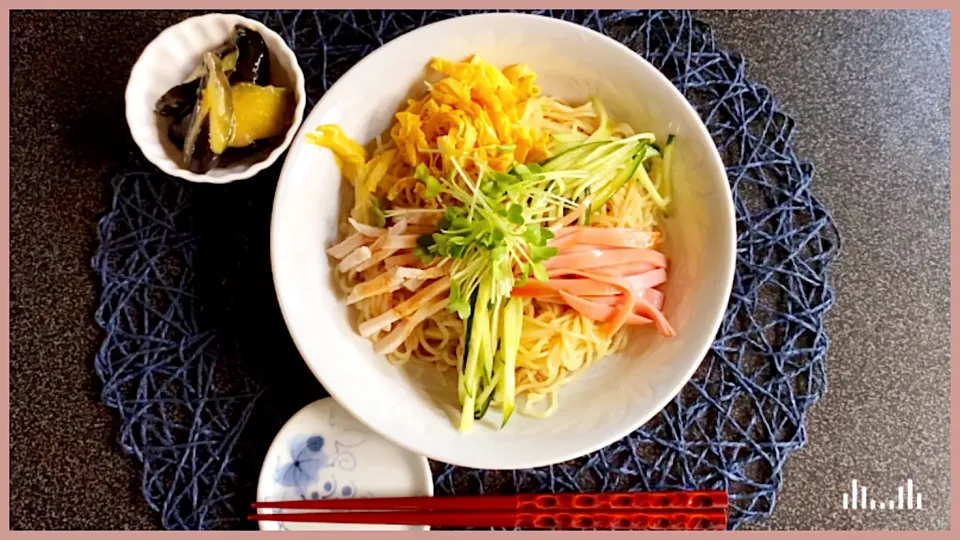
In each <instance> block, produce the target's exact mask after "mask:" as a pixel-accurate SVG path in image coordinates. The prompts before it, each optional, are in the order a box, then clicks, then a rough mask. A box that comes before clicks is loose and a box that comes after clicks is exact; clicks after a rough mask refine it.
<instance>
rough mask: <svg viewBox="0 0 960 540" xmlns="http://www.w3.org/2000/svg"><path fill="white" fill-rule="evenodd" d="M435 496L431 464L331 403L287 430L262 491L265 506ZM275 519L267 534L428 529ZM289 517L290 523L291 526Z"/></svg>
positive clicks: (271, 456) (300, 416)
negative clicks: (296, 502) (268, 503)
mask: <svg viewBox="0 0 960 540" xmlns="http://www.w3.org/2000/svg"><path fill="white" fill-rule="evenodd" d="M432 495H433V477H432V476H431V474H430V466H429V464H428V463H427V460H426V458H424V457H421V456H417V455H414V454H412V453H410V452H408V451H406V450H404V449H402V448H400V447H398V446H395V445H394V444H392V443H390V442H388V441H386V440H385V439H383V438H382V437H380V436H379V435H377V434H376V433H374V432H372V431H370V430H369V429H367V428H366V427H365V426H364V425H363V424H361V423H360V422H358V421H357V420H356V419H354V418H353V417H351V416H350V415H348V414H347V412H346V411H344V410H343V409H342V408H341V407H340V406H339V405H338V404H337V403H336V402H335V401H334V400H333V399H332V398H326V399H321V400H319V401H315V402H313V403H311V404H310V405H308V406H306V407H304V408H303V409H301V410H300V411H299V412H298V413H296V414H295V415H293V417H291V418H290V420H288V421H287V423H286V425H284V426H283V428H281V429H280V431H279V432H278V433H277V436H276V438H275V439H274V441H273V444H271V446H270V449H269V450H268V451H267V456H266V459H265V460H264V463H263V468H262V469H261V472H260V479H259V484H258V487H257V499H258V500H259V501H264V502H265V503H266V502H268V501H285V500H290V499H293V500H297V501H300V502H307V501H312V502H333V501H334V500H336V499H341V500H344V501H349V500H354V499H355V498H374V497H422V498H427V499H430V498H432V497H431V496H432ZM263 511H264V512H270V513H264V514H261V515H262V516H264V517H269V518H271V520H270V521H262V522H261V523H260V528H261V529H262V530H272V531H276V530H425V529H428V528H429V527H427V526H425V525H419V524H405V523H393V524H391V523H383V522H380V521H372V522H369V521H368V522H364V521H362V520H361V521H357V520H356V517H357V516H352V518H353V520H352V521H340V522H336V523H330V522H327V523H320V522H306V521H303V520H301V519H299V518H298V517H295V515H294V514H289V515H288V514H283V515H278V513H279V512H280V510H279V509H265V510H263ZM288 518H289V519H288Z"/></svg>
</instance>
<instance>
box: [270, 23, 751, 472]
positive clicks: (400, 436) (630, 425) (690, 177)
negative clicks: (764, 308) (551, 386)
mask: <svg viewBox="0 0 960 540" xmlns="http://www.w3.org/2000/svg"><path fill="white" fill-rule="evenodd" d="M471 54H479V55H480V56H481V57H483V58H484V59H486V60H488V61H490V62H492V63H493V64H494V65H497V66H501V67H502V66H505V65H508V64H513V63H519V62H522V63H526V64H529V65H530V67H531V68H532V69H533V70H534V71H536V73H537V76H538V78H537V81H538V83H539V84H540V86H541V88H542V90H543V92H544V93H545V94H548V95H554V96H559V97H562V98H566V99H569V100H574V101H582V100H585V99H587V98H589V97H590V96H593V95H595V96H597V97H599V98H600V99H601V100H602V101H603V102H604V104H605V105H606V106H607V108H608V109H609V112H610V114H611V117H613V118H616V119H619V120H621V121H626V122H629V123H630V124H631V125H633V126H634V128H635V129H638V130H643V131H653V132H654V133H655V134H656V135H657V137H658V139H660V140H662V138H665V137H666V136H667V134H670V133H674V134H676V135H677V139H676V145H677V146H676V154H675V155H676V159H675V161H674V171H675V176H674V180H673V184H674V186H675V187H674V201H675V202H674V207H673V214H672V217H671V218H670V219H668V220H666V222H665V223H664V229H665V233H666V235H665V236H666V237H667V240H666V241H665V242H664V244H663V250H664V252H665V254H666V255H667V257H668V258H669V260H670V262H671V267H670V271H669V278H670V279H669V281H668V283H667V285H666V286H665V293H666V304H665V306H664V313H665V314H666V316H667V317H668V318H669V320H670V321H671V323H672V324H673V326H674V327H675V328H676V330H677V332H678V335H677V336H676V337H674V338H671V339H667V338H663V337H661V336H660V335H659V334H658V333H656V332H655V331H654V330H652V329H646V328H644V329H643V330H641V331H639V332H638V335H636V336H634V338H633V339H631V340H630V345H629V346H628V349H627V350H626V351H625V352H624V353H623V354H619V355H615V356H611V357H607V358H604V359H603V360H602V361H600V362H598V363H596V364H594V365H593V366H591V367H590V368H589V369H588V370H586V372H585V373H584V374H583V376H581V377H579V378H577V379H576V380H574V381H573V382H571V383H570V384H569V385H567V386H565V387H564V388H563V389H562V391H561V394H560V404H559V409H558V410H557V411H556V412H555V413H554V414H553V415H552V416H551V417H549V418H547V419H543V420H541V419H534V418H530V417H525V416H522V415H514V417H513V418H512V419H511V420H510V423H509V424H508V425H507V426H506V428H505V429H503V430H498V429H497V427H498V426H499V423H500V417H499V413H491V414H488V416H487V418H485V419H484V420H481V421H479V422H477V424H476V425H475V427H474V430H473V432H471V433H469V434H462V433H459V432H458V431H457V429H456V427H455V423H454V419H455V418H456V417H457V416H458V415H459V410H458V409H457V398H456V390H455V386H454V385H453V384H452V383H451V382H450V381H445V380H443V379H442V378H440V377H438V376H436V375H435V371H436V370H435V369H433V368H431V367H429V366H422V365H419V364H418V363H416V362H411V363H408V364H407V366H406V367H404V368H397V367H394V366H393V365H391V364H389V363H388V362H387V360H386V359H385V358H384V357H382V356H378V355H377V354H375V353H374V351H373V347H372V345H371V343H370V342H369V341H368V340H367V339H365V338H363V337H361V336H360V335H359V334H358V333H357V332H356V331H355V330H354V328H353V326H352V322H351V320H352V317H350V315H349V312H348V310H347V307H346V306H345V305H344V301H343V299H342V298H341V296H340V295H339V293H338V291H337V289H336V288H335V287H334V285H333V280H332V277H331V265H330V261H329V260H328V258H327V255H326V254H325V252H324V250H325V248H326V247H328V246H329V245H330V244H331V242H334V241H335V240H336V236H337V234H336V231H337V222H338V219H339V215H338V211H339V208H338V203H339V198H340V197H339V196H338V195H339V193H340V192H341V190H343V189H344V184H343V183H342V182H341V175H340V172H339V171H338V169H337V167H336V165H335V163H334V159H333V156H332V154H331V153H330V152H329V151H328V150H326V149H323V148H319V147H317V146H314V145H312V144H310V143H308V142H307V141H306V140H305V139H304V136H303V134H304V133H306V132H309V131H311V130H313V129H314V128H315V127H316V126H317V125H319V124H328V123H335V124H339V125H340V127H341V128H342V129H343V131H344V132H345V133H346V135H347V136H349V137H352V138H354V139H356V140H359V141H363V142H366V141H370V140H372V139H373V138H375V137H376V136H377V134H379V133H381V132H382V131H384V130H385V129H386V128H387V127H388V126H389V124H390V122H391V119H392V116H393V114H394V113H395V112H396V111H397V109H398V107H399V106H400V105H401V104H402V103H403V100H404V98H405V97H406V96H407V95H408V94H409V93H410V92H411V90H415V92H416V93H417V94H421V93H422V92H423V90H422V88H423V87H422V85H421V84H420V81H421V80H423V79H424V77H425V67H426V65H427V63H428V62H429V61H430V59H431V58H433V57H435V56H442V57H445V58H449V59H457V60H459V59H462V58H464V57H466V56H468V55H471ZM735 231H736V230H735V219H734V211H733V203H732V199H731V195H730V188H729V186H728V184H727V179H726V174H725V172H724V166H723V163H722V162H721V160H720V156H719V154H718V152H717V149H716V147H715V146H714V144H713V142H712V140H711V138H710V135H709V134H708V133H707V130H706V128H705V127H704V125H703V123H702V122H701V120H700V118H699V116H698V115H697V113H696V112H695V111H694V109H693V108H692V107H691V106H690V104H689V103H687V101H686V100H685V99H684V98H683V96H682V95H681V94H680V93H679V92H678V91H677V90H676V88H674V87H673V85H671V84H670V82H669V81H668V80H667V79H666V78H665V77H664V76H663V75H662V74H661V73H660V72H659V71H657V70H656V69H655V68H654V67H653V66H651V65H650V64H649V63H647V62H646V61H644V60H643V59H642V58H641V57H640V56H638V55H636V54H635V53H633V52H632V51H630V50H629V49H628V48H626V47H624V46H623V45H621V44H619V43H617V42H616V41H614V40H612V39H609V38H607V37H604V36H603V35H601V34H598V33H596V32H593V31H591V30H588V29H586V28H583V27H581V26H577V25H574V24H570V23H567V22H562V21H559V20H554V19H550V18H545V17H539V16H533V15H518V14H483V15H474V16H467V17H462V18H456V19H451V20H447V21H444V22H440V23H436V24H431V25H429V26H425V27H423V28H421V29H418V30H416V31H414V32H411V33H409V34H406V35H404V36H402V37H400V38H398V39H396V40H394V41H392V42H390V43H388V44H387V45H385V46H383V47H381V48H380V49H378V50H377V51H376V52H374V53H373V54H371V55H369V56H368V57H366V58H365V59H363V60H362V61H361V62H359V63H358V64H357V65H356V66H354V67H353V68H352V69H351V70H350V71H348V72H347V73H346V74H345V75H344V76H343V77H341V78H340V80H339V81H337V83H336V84H335V85H334V86H333V87H332V88H331V89H330V90H329V91H328V92H327V93H326V94H325V95H324V96H323V99H322V100H321V101H320V102H319V103H318V104H317V106H316V107H315V108H314V109H313V111H312V112H311V113H310V115H309V117H308V118H307V120H306V122H305V124H304V126H303V129H302V130H301V134H300V135H298V137H297V140H296V141H295V142H294V144H293V146H292V147H291V149H290V153H289V155H288V157H287V160H286V163H284V167H283V171H282V172H281V175H280V181H279V184H278V186H277V193H276V198H275V200H274V208H273V222H272V230H271V252H272V253H271V256H272V262H273V274H274V281H275V285H276V289H277V295H278V297H279V299H280V305H281V309H282V311H283V314H284V317H285V319H286V322H287V326H288V327H289V329H290V333H291V334H292V336H293V339H294V341H295V342H296V344H297V346H298V348H299V350H300V352H301V354H302V355H303V358H304V360H305V361H306V362H307V364H308V365H309V366H310V369H311V370H312V371H313V373H314V374H315V375H316V376H317V378H319V379H320V381H321V383H322V384H323V386H324V387H325V388H326V389H327V390H328V391H329V392H330V394H331V395H332V396H333V397H334V398H335V399H337V401H339V402H340V403H341V404H342V405H343V407H344V408H345V409H347V410H348V411H350V412H351V413H352V414H354V415H355V416H356V417H357V418H358V419H360V420H361V421H363V422H364V423H366V424H368V425H369V426H370V427H371V428H372V429H374V430H375V431H377V432H379V433H380V434H382V435H383V436H384V437H386V438H388V439H390V440H392V441H394V442H395V443H397V444H399V445H401V446H404V447H406V448H408V449H410V450H412V451H414V452H418V453H420V454H423V455H425V456H428V457H430V458H433V459H436V460H440V461H445V462H447V463H453V464H456V465H462V466H467V467H475V468H484V469H518V468H528V467H536V466H542V465H547V464H552V463H558V462H562V461H566V460H569V459H573V458H576V457H578V456H581V455H584V454H587V453H589V452H591V451H594V450H597V449H599V448H602V447H604V446H606V445H608V444H611V443H613V442H615V441H617V440H618V439H620V438H622V437H624V436H625V435H627V434H629V433H630V432H632V431H634V430H635V429H637V428H638V427H640V426H641V425H642V424H643V423H644V422H646V421H648V420H649V419H651V418H652V417H653V416H654V415H655V414H657V412H658V411H660V410H661V409H662V408H663V407H664V406H665V405H666V404H667V402H668V401H670V399H672V398H673V397H674V396H675V395H676V394H677V393H678V392H679V391H680V390H681V388H682V387H683V386H684V384H685V383H686V382H687V381H688V380H689V379H690V377H691V375H692V374H693V373H694V371H695V370H696V368H697V366H698V365H699V364H700V362H701V360H702V359H703V357H704V355H705V354H706V353H707V351H708V349H709V347H710V344H711V343H712V341H713V339H714V336H715V335H716V333H717V329H718V327H719V325H720V322H721V320H722V318H723V314H724V310H725V308H726V305H727V300H728V297H729V294H730V290H731V286H732V281H733V271H734V261H735V249H736V232H735Z"/></svg>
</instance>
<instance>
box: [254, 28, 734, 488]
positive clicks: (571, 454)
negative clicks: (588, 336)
mask: <svg viewBox="0 0 960 540" xmlns="http://www.w3.org/2000/svg"><path fill="white" fill-rule="evenodd" d="M508 18H511V19H525V20H529V21H530V22H534V23H537V24H552V25H556V26H558V27H559V26H566V27H573V28H576V29H577V30H578V31H585V32H588V33H591V34H593V37H595V38H598V39H600V40H601V41H605V42H606V43H607V44H608V45H613V46H614V47H615V48H620V49H621V50H622V51H623V52H625V53H628V54H629V55H630V56H631V57H632V58H633V60H634V61H635V62H637V63H638V64H641V65H643V64H645V65H646V66H647V67H649V68H650V69H651V70H652V71H653V72H655V73H654V75H653V76H654V78H655V79H657V80H658V82H659V83H660V84H662V85H666V86H667V87H669V89H668V90H667V91H668V92H673V93H674V94H675V96H676V97H678V98H680V101H681V102H682V105H681V107H682V108H685V109H686V111H687V113H688V114H690V115H692V116H693V117H694V118H696V122H695V125H696V128H695V129H697V130H699V131H700V133H701V135H702V136H704V137H705V138H706V140H708V141H710V144H709V145H707V146H708V149H707V154H708V157H707V159H706V162H705V166H706V167H711V168H713V169H715V170H716V171H717V172H718V173H719V174H720V175H721V176H722V177H723V178H724V179H727V174H726V166H725V165H724V163H723V160H722V159H721V157H720V153H719V150H718V149H717V147H716V144H715V143H714V142H713V137H711V136H710V132H709V131H708V130H707V127H706V126H705V125H704V123H703V119H702V118H701V116H700V114H699V113H697V111H696V109H694V107H693V105H692V104H691V103H690V102H689V101H688V100H687V99H686V98H685V97H684V96H683V94H682V93H681V92H680V90H678V89H677V87H676V86H674V85H673V83H672V82H670V80H669V79H667V77H666V76H665V75H663V73H662V72H661V71H660V70H659V69H657V68H656V67H655V66H653V64H651V63H650V62H648V61H647V60H646V59H645V58H643V57H642V56H641V55H639V54H638V53H636V52H635V51H633V50H632V49H630V48H629V47H627V46H626V45H624V44H622V43H620V42H619V41H617V40H615V39H613V38H611V37H609V36H606V35H604V34H602V33H600V32H597V31H595V30H592V29H590V28H587V27H585V26H582V25H579V24H576V23H572V22H569V21H564V20H561V19H555V18H552V17H546V16H542V15H536V14H531V13H503V12H495V13H478V14H470V15H464V16H460V17H452V18H450V19H445V20H443V21H438V22H434V23H430V24H427V25H424V26H421V27H420V28H417V29H415V30H411V31H410V32H407V33H406V34H403V35H401V36H399V37H397V38H395V39H393V40H392V41H389V42H387V43H385V44H384V45H382V46H380V47H379V48H378V49H376V50H375V51H373V52H372V53H370V54H368V55H367V56H365V57H364V58H362V59H360V60H359V61H358V62H357V63H356V64H354V65H353V66H352V67H351V68H350V69H348V70H347V71H346V72H345V73H344V74H343V75H341V76H340V78H339V79H337V81H336V82H335V83H334V84H333V85H331V86H330V88H329V89H328V90H327V91H326V92H325V93H324V95H323V97H321V98H320V100H318V101H317V103H316V105H314V107H313V108H312V109H311V110H310V112H309V113H308V114H306V115H305V118H306V117H309V116H310V115H311V114H312V113H313V112H314V110H318V109H319V108H321V107H322V106H324V105H325V104H326V102H325V100H328V99H332V98H329V96H335V95H336V92H335V90H337V89H338V87H339V86H342V85H344V81H346V80H347V79H348V78H349V77H348V76H349V75H350V74H351V73H352V72H353V71H354V70H357V71H359V70H361V69H363V67H364V66H365V65H366V64H367V63H370V62H372V61H374V60H375V59H377V58H379V57H381V56H383V55H384V54H385V52H384V51H386V50H387V49H388V48H389V46H390V45H393V44H396V43H403V42H406V41H408V40H410V39H412V37H413V36H415V35H417V34H418V33H420V32H421V31H425V30H426V29H428V28H434V27H438V26H444V25H446V24H452V23H453V21H458V20H460V19H470V20H474V21H476V22H484V23H487V24H495V23H496V21H498V20H503V19H508ZM307 127H308V126H306V125H305V124H304V125H303V126H301V128H300V132H299V133H298V134H297V136H298V137H303V136H304V135H305V134H306V133H307ZM287 167H288V163H287V160H286V158H285V159H284V165H283V169H281V172H280V176H279V179H278V182H277V188H276V191H275V193H274V203H273V208H272V211H271V220H270V221H271V223H270V264H271V270H272V274H273V279H274V289H275V291H276V294H277V303H278V305H279V307H280V311H281V314H282V315H283V318H284V323H285V324H286V326H287V330H288V332H289V333H290V337H291V339H293V341H294V344H295V345H296V347H297V350H298V352H300V355H301V358H302V359H303V361H304V363H306V364H307V367H308V368H309V369H310V371H311V373H313V375H314V377H316V378H317V380H318V381H319V382H320V384H321V385H323V387H324V389H326V391H327V392H328V393H329V394H330V396H331V397H332V398H334V399H336V400H337V402H338V403H340V405H341V406H342V407H343V408H344V409H345V410H346V411H348V412H349V413H350V414H351V415H353V416H354V417H355V418H356V419H357V420H358V421H360V422H362V423H363V424H365V425H367V426H368V427H369V428H370V429H371V430H373V431H376V432H377V433H379V434H380V435H381V436H382V437H384V438H385V439H387V440H389V441H390V442H392V443H394V444H396V445H398V446H401V447H403V448H406V449H408V450H410V451H411V452H416V453H419V454H421V455H423V456H426V457H428V458H430V459H433V460H436V461H440V462H443V463H448V464H451V465H455V466H460V467H468V468H474V469H487V470H518V469H530V468H536V467H544V466H548V465H554V464H557V463H562V462H564V461H569V460H572V459H576V458H579V457H582V456H585V455H587V454H590V453H592V452H595V451H597V450H600V449H602V448H604V447H606V446H609V445H611V444H613V443H615V442H617V441H619V440H621V439H623V438H624V437H626V436H627V435H629V434H630V433H633V432H634V431H636V430H637V429H639V428H640V427H641V426H643V425H644V424H646V423H647V422H648V421H650V419H652V418H653V417H655V416H656V415H657V414H659V413H660V412H661V411H662V410H663V409H664V407H666V406H667V404H669V402H670V401H672V400H673V399H674V398H675V397H676V396H677V395H678V394H679V393H680V391H681V390H682V389H683V388H684V386H686V384H687V383H688V382H689V381H690V379H691V378H692V377H693V374H694V373H695V372H696V370H697V369H698V368H699V367H700V364H702V362H703V359H704V358H705V357H706V355H707V353H708V352H709V350H710V347H711V346H712V344H713V341H714V337H715V336H716V333H717V331H718V330H719V329H720V325H721V324H722V322H723V319H724V316H725V314H726V306H727V305H728V304H729V295H730V293H731V291H732V290H733V280H734V271H735V268H736V238H737V234H736V213H735V211H734V207H733V194H732V191H731V189H730V184H729V181H724V182H722V187H721V189H722V192H723V193H724V194H725V195H726V196H725V197H723V206H724V210H725V212H726V214H727V220H728V223H729V224H730V226H729V227H728V229H727V232H726V236H727V237H728V238H729V239H730V240H731V245H732V246H733V248H732V251H733V252H732V253H731V254H730V257H729V263H728V264H727V266H726V268H723V269H721V273H719V275H718V276H717V277H718V278H719V279H717V282H718V287H720V289H721V290H722V291H725V292H726V296H727V298H728V300H727V303H724V304H723V308H722V309H719V310H717V312H716V313H714V314H713V315H712V321H711V322H710V324H709V328H711V331H710V333H709V337H708V338H703V342H702V343H701V344H700V346H699V347H698V349H699V350H698V352H697V354H696V356H697V360H696V361H691V362H690V363H689V366H688V367H687V369H686V371H685V372H684V373H683V376H682V377H681V378H679V379H678V383H677V384H676V385H674V387H673V388H671V389H670V391H669V392H667V393H665V394H664V397H663V398H662V399H660V400H659V401H657V402H656V404H655V406H653V407H650V408H649V409H648V411H649V412H646V413H643V414H638V415H637V416H636V417H635V418H634V419H633V420H632V421H630V422H624V423H623V425H622V426H621V427H620V428H619V429H618V430H612V434H611V435H609V436H607V437H605V438H602V439H601V438H596V439H593V440H591V441H589V442H583V443H580V444H577V445H570V446H569V448H568V449H566V451H564V452H561V453H556V454H553V455H551V456H550V457H546V458H535V459H526V460H524V461H510V462H509V465H508V466H507V465H505V462H507V461H509V460H503V459H497V458H493V459H490V458H480V459H475V460H470V461H464V460H461V459H459V458H458V456H457V455H456V453H452V454H451V453H449V452H442V451H441V452H437V451H434V450H433V449H431V448H430V444H429V439H428V438H425V439H423V440H413V439H408V440H400V439H398V438H396V437H394V436H392V435H391V434H388V433H384V432H382V431H380V429H379V428H378V427H377V426H376V425H374V424H373V423H371V422H370V421H368V420H367V419H366V418H364V417H363V416H361V415H359V414H357V413H356V412H355V411H354V410H353V409H352V408H351V407H350V406H349V404H348V403H347V402H346V401H345V400H343V399H341V397H340V394H341V393H342V391H343V390H342V389H341V388H334V387H331V386H327V385H326V384H325V383H324V378H323V375H322V374H321V373H320V370H319V369H317V368H316V367H315V366H314V365H313V363H312V362H310V361H309V360H307V358H306V355H305V354H304V353H303V350H304V348H303V347H302V346H301V340H300V338H298V335H297V333H296V331H295V330H294V329H293V327H292V323H291V321H290V319H289V315H288V313H287V310H286V309H285V308H284V303H283V296H282V294H281V292H280V283H279V280H278V279H277V275H278V274H277V253H276V246H277V242H276V241H275V236H276V235H277V234H278V233H277V211H278V208H277V204H278V201H279V197H278V195H279V193H280V189H281V187H282V186H283V185H284V182H285V175H284V171H285V170H286V168H287ZM704 335H707V334H706V333H705V334H704Z"/></svg>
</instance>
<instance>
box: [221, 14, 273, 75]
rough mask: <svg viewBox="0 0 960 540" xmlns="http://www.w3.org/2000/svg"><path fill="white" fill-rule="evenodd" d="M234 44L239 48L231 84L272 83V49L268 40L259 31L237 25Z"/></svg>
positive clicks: (234, 32) (234, 30)
mask: <svg viewBox="0 0 960 540" xmlns="http://www.w3.org/2000/svg"><path fill="white" fill-rule="evenodd" d="M233 44H234V47H236V49H237V62H236V68H235V69H234V70H233V73H231V74H230V84H237V83H253V84H256V85H258V86H266V85H268V84H270V51H269V50H268V49H267V42H266V41H264V40H263V37H262V36H261V35H260V34H258V33H257V32H255V31H253V30H251V29H249V28H246V27H244V26H240V25H237V27H236V28H234V29H233Z"/></svg>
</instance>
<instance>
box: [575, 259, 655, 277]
mask: <svg viewBox="0 0 960 540" xmlns="http://www.w3.org/2000/svg"><path fill="white" fill-rule="evenodd" d="M656 268H657V267H656V266H654V265H653V264H651V263H645V262H639V263H626V264H614V265H611V266H599V267H597V268H593V269H591V270H590V271H591V272H594V273H597V274H603V275H605V276H633V275H636V274H642V273H644V272H649V271H650V270H654V269H656Z"/></svg>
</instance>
